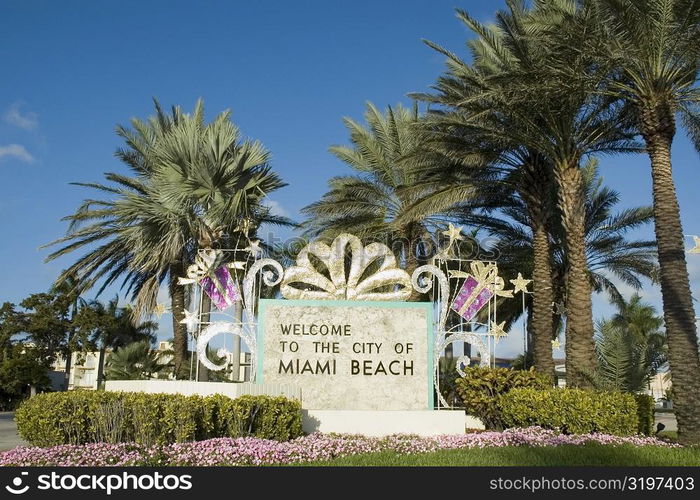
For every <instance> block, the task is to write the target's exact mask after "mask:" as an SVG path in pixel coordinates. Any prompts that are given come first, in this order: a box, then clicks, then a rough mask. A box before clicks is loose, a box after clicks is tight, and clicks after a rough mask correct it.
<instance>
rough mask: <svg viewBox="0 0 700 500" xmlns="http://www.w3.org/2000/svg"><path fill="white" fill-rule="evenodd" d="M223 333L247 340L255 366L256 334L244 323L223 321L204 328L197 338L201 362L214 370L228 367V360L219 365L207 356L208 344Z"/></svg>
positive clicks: (252, 362)
mask: <svg viewBox="0 0 700 500" xmlns="http://www.w3.org/2000/svg"><path fill="white" fill-rule="evenodd" d="M222 333H230V334H233V335H236V336H238V337H241V338H242V339H243V342H245V344H246V345H247V346H248V349H250V358H251V365H252V366H253V367H254V366H255V336H251V335H250V334H249V332H248V331H247V329H246V328H243V325H242V324H240V323H239V324H236V323H229V322H223V321H221V322H216V323H212V324H210V325H209V326H207V327H206V328H205V329H204V330H202V333H200V335H199V337H198V338H197V358H198V359H199V362H200V363H202V364H203V365H204V366H206V367H207V368H209V369H210V370H212V371H220V370H223V369H225V368H226V362H224V364H222V365H217V364H216V363H214V362H212V361H211V360H210V359H209V358H208V357H207V346H208V345H209V342H210V341H211V340H212V339H213V338H214V337H216V336H217V335H221V334H222ZM251 372H252V370H251Z"/></svg>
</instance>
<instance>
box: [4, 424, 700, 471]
mask: <svg viewBox="0 0 700 500" xmlns="http://www.w3.org/2000/svg"><path fill="white" fill-rule="evenodd" d="M572 447H582V448H584V449H589V450H590V449H593V450H594V449H599V450H606V449H608V448H611V447H622V448H623V449H642V450H654V451H653V452H654V453H657V454H658V453H661V454H662V455H663V454H664V453H666V454H669V456H671V455H672V454H673V453H674V452H675V453H676V454H678V453H681V454H682V453H685V452H688V453H689V455H688V457H687V458H683V456H681V455H679V456H681V458H680V460H691V461H692V460H693V457H695V460H696V462H695V463H696V464H700V450H698V449H695V451H693V449H683V448H681V447H680V446H679V445H677V444H673V443H669V442H666V441H662V440H659V439H656V438H653V437H641V436H631V437H619V436H610V435H605V434H587V435H562V434H558V433H556V432H554V431H550V430H545V429H541V428H539V427H529V428H527V429H509V430H506V431H504V432H480V433H473V434H464V435H451V436H437V437H418V436H410V435H394V436H388V437H383V438H371V437H364V436H350V435H333V434H311V435H309V436H304V437H301V438H298V439H294V440H292V441H287V442H278V441H271V440H266V439H259V438H253V437H244V438H217V439H209V440H206V441H198V442H188V443H175V444H170V445H160V446H143V445H138V444H132V443H119V444H107V443H93V444H86V445H80V446H74V445H61V446H54V447H51V448H37V447H20V448H15V449H14V450H11V451H7V452H4V453H0V465H4V466H8V465H16V466H32V465H49V466H105V465H149V466H165V465H193V466H210V465H293V464H311V463H313V464H325V463H333V461H335V462H337V463H338V464H340V465H354V464H355V463H354V462H356V463H357V464H358V465H374V464H376V465H382V464H384V463H385V462H387V461H389V462H392V461H393V463H387V465H402V464H404V463H403V462H404V461H405V462H407V463H406V465H408V464H410V463H411V462H414V464H415V465H426V464H425V463H423V462H424V459H421V458H420V457H424V456H426V454H438V455H435V457H441V458H439V460H438V458H436V460H438V461H443V460H451V459H455V457H457V458H458V457H460V456H465V457H472V458H474V459H478V457H479V456H484V457H485V455H484V452H489V451H493V450H498V449H503V450H505V449H508V450H512V449H519V450H521V451H522V452H524V453H521V455H523V456H533V457H534V456H538V455H542V453H543V452H544V451H545V450H549V449H557V448H562V449H564V448H566V449H570V448H572ZM596 447H597V448H596ZM528 450H529V451H531V452H532V453H528ZM472 451H473V452H474V453H472ZM445 453H447V455H444V454H445ZM450 453H452V455H450ZM440 454H443V455H440ZM372 457H375V459H376V460H375V462H376V463H372V462H371V460H372ZM450 457H452V458H450ZM368 460H369V462H368ZM484 460H486V458H484ZM457 461H459V459H458V460H457ZM498 464H499V462H497V461H496V462H495V463H492V464H491V465H498ZM521 464H522V465H525V464H524V463H522V462H521ZM427 465H430V464H429V463H428V464H427ZM474 465H476V464H474ZM503 465H512V464H510V463H504V464H503ZM620 465H623V464H620ZM687 465H691V464H690V463H688V464H687Z"/></svg>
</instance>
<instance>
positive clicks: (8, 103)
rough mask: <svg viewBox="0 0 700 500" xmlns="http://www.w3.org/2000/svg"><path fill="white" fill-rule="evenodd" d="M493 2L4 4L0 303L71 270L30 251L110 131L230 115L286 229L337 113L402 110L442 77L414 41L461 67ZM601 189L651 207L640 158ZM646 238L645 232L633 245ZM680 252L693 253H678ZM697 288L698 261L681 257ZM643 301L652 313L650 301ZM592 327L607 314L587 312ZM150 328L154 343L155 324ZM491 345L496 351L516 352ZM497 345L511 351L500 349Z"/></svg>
mask: <svg viewBox="0 0 700 500" xmlns="http://www.w3.org/2000/svg"><path fill="white" fill-rule="evenodd" d="M501 6H502V4H500V3H495V2H469V1H464V2H461V3H456V2H455V1H454V0H450V1H442V0H431V1H427V0H426V1H422V0H412V1H401V2H398V1H396V2H392V1H386V0H385V1H357V0H356V1H354V2H342V3H341V2H328V1H326V2H323V1H301V0H300V1H296V2H283V1H277V2H271V1H256V2H250V1H249V2H243V1H238V2H234V1H229V2H223V1H221V2H215V1H203V2H184V1H168V2H165V1H149V2H143V1H140V2H137V1H120V2H88V1H74V2H69V3H68V2H52V1H43V2H39V1H31V0H25V1H12V0H10V1H5V2H3V3H2V5H1V6H0V61H2V68H3V71H2V78H0V185H1V186H2V193H3V196H2V197H0V230H1V233H0V234H2V243H1V244H0V259H1V261H2V263H3V272H2V279H0V301H5V300H9V301H19V300H21V299H22V298H23V297H25V296H26V295H28V294H29V293H32V292H37V291H43V290H45V289H46V288H47V287H48V286H49V285H50V283H51V282H52V280H53V279H54V278H55V276H56V275H57V273H58V272H59V271H60V270H61V269H62V268H63V267H65V266H66V265H68V264H69V263H70V260H69V259H63V260H59V261H56V262H52V263H49V264H45V263H43V259H44V257H45V256H46V255H47V253H48V252H47V251H46V250H39V246H40V245H42V244H44V243H47V242H48V241H50V240H52V239H54V238H57V237H59V236H61V235H62V234H63V233H64V232H65V229H66V225H65V223H63V222H60V220H59V219H60V218H61V217H62V216H64V215H67V214H69V213H71V212H72V211H73V210H74V209H75V207H76V206H77V205H78V203H79V202H80V201H81V200H82V199H83V197H84V196H86V195H88V194H89V193H88V191H86V190H83V189H81V188H78V187H74V186H69V185H68V183H69V182H73V181H82V182H90V181H99V180H100V179H101V177H102V173H103V172H107V171H115V170H116V171H119V170H122V167H121V165H120V164H119V162H118V161H117V160H116V159H115V158H114V156H113V152H114V150H115V149H116V148H117V147H118V146H120V142H119V140H118V138H117V136H116V135H115V133H114V128H115V126H116V125H117V124H126V123H127V122H128V120H129V119H130V118H131V117H133V116H138V117H146V116H148V115H150V114H151V112H152V103H151V98H152V97H157V98H158V99H159V100H160V102H161V103H162V104H163V105H165V106H169V105H171V104H179V105H181V106H183V107H184V108H185V109H191V108H192V106H193V104H194V102H195V101H196V99H197V98H199V97H202V98H204V100H205V105H206V109H207V111H208V113H207V115H208V116H209V117H212V116H214V115H215V114H216V113H218V112H220V111H222V110H224V109H228V108H230V109H231V110H232V111H233V119H234V121H235V123H236V124H237V125H238V126H240V127H241V129H242V131H243V133H244V134H246V135H247V136H249V137H252V138H256V139H259V140H261V141H262V142H263V143H264V144H265V145H266V146H267V147H268V148H269V149H270V150H271V151H272V153H273V167H274V168H275V169H276V170H277V171H278V172H279V173H280V174H281V175H282V177H283V178H284V179H285V180H286V181H287V182H288V183H289V184H290V185H289V187H287V188H285V189H283V190H282V191H279V192H278V193H275V194H274V196H273V198H272V200H273V202H274V203H275V204H276V205H278V206H279V207H280V209H281V210H282V211H283V212H284V213H286V214H288V215H290V216H291V217H297V216H298V210H299V209H300V208H301V207H303V206H304V205H306V204H308V203H310V202H312V201H314V200H316V199H317V198H318V197H319V196H320V195H321V194H323V192H324V191H325V188H326V180H327V179H328V178H329V177H331V176H334V175H338V174H342V173H346V172H347V171H348V169H347V168H346V167H344V166H343V165H342V164H341V163H340V162H339V161H337V160H336V159H334V158H333V157H332V156H331V155H330V154H329V153H328V152H327V150H328V147H329V146H330V145H332V144H338V143H345V142H347V134H346V132H345V129H344V127H343V124H342V121H341V119H342V117H343V116H351V117H354V118H361V116H362V112H363V108H364V103H365V102H366V101H368V100H369V101H372V102H374V103H375V104H376V105H378V106H381V107H384V106H386V105H393V104H396V103H397V102H404V103H407V102H408V100H407V99H406V97H405V96H406V94H407V93H408V92H412V91H422V90H426V89H427V87H428V86H429V85H430V84H431V83H432V82H433V81H434V80H435V79H436V77H437V76H438V75H439V73H440V72H441V71H442V69H443V60H442V57H441V56H439V55H438V54H436V53H435V52H433V51H432V50H431V49H429V48H428V47H426V46H425V45H424V44H423V43H422V42H421V38H427V39H430V40H433V41H435V42H437V43H439V44H441V45H443V46H445V47H447V48H450V49H451V50H453V51H457V52H458V53H461V54H464V53H465V49H464V42H465V40H466V37H467V36H468V33H467V31H466V29H465V28H464V27H463V26H462V25H461V24H460V23H459V21H458V20H457V19H456V18H455V16H454V8H455V7H460V8H463V9H466V10H468V11H469V12H470V13H471V14H472V15H474V16H475V17H477V18H479V19H481V20H484V21H487V20H488V19H489V17H490V16H491V15H492V14H493V11H494V9H495V8H499V7H501ZM673 156H674V158H673V160H674V170H675V171H674V176H675V179H676V183H677V186H678V196H679V200H680V204H681V210H682V216H683V222H684V229H685V232H686V233H689V234H698V233H700V224H698V222H696V221H697V216H696V215H695V213H694V212H695V207H696V206H697V191H698V185H699V182H698V181H699V180H700V174H699V173H698V156H697V154H696V153H695V151H694V150H693V148H692V147H691V146H690V144H689V143H688V142H687V141H686V140H685V139H684V138H683V137H682V135H681V134H679V135H678V139H677V141H676V143H675V145H674V150H673ZM601 168H602V173H603V175H604V177H605V179H606V183H607V184H608V185H610V186H611V187H613V188H615V189H617V190H619V191H620V192H621V193H622V203H621V204H620V207H621V208H622V207H629V206H638V205H642V204H650V203H651V190H650V189H651V180H650V175H649V165H648V160H647V158H646V157H645V156H642V155H640V156H633V157H632V156H630V157H624V158H619V157H618V158H605V159H603V160H602V162H601ZM637 234H638V235H640V236H643V237H651V236H652V235H653V230H652V227H649V228H646V229H643V230H641V231H639V232H638V233H637ZM688 246H689V247H690V246H691V240H688ZM688 257H689V259H688V260H689V268H690V272H691V278H692V280H693V289H694V290H698V289H700V255H689V256H688ZM644 294H645V296H647V297H648V299H649V300H650V301H652V302H653V303H655V304H656V305H657V306H659V308H660V293H659V292H658V290H656V289H653V288H651V287H646V288H645V290H644ZM595 311H596V316H597V317H599V316H601V315H602V314H607V312H608V311H609V308H608V307H607V306H606V304H605V301H604V300H600V299H596V301H595ZM167 323H168V321H167V320H166V318H165V317H164V318H163V319H162V324H163V327H164V332H163V335H166V333H167V330H169V327H168V326H167ZM510 344H511V343H510V342H509V343H506V344H504V347H503V348H502V350H501V351H500V352H499V354H509V353H510V352H511V351H512V350H513V349H517V346H519V345H520V344H519V342H518V341H515V340H514V342H513V343H512V346H510ZM509 346H510V347H509Z"/></svg>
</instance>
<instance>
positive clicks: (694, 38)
mask: <svg viewBox="0 0 700 500" xmlns="http://www.w3.org/2000/svg"><path fill="white" fill-rule="evenodd" d="M591 4H592V5H593V7H594V9H595V12H596V14H597V15H596V17H595V18H594V23H592V24H591V27H594V28H595V29H596V34H597V35H598V40H602V41H603V43H604V50H599V49H600V45H601V44H600V43H598V44H597V45H596V46H595V47H594V50H595V52H596V53H597V55H598V56H599V57H600V60H601V61H603V62H604V63H605V64H606V65H608V66H609V67H611V68H612V70H613V71H612V73H613V82H612V83H611V84H610V85H609V87H608V88H607V89H606V90H607V92H608V93H609V94H610V95H612V96H613V97H614V98H619V99H621V100H622V101H623V102H624V103H625V104H626V105H627V106H628V108H629V111H630V114H631V116H632V119H633V121H634V123H635V125H636V127H637V130H638V132H639V134H640V135H641V136H642V138H643V139H644V142H645V144H646V151H647V154H648V155H649V159H650V161H651V174H652V175H651V177H652V189H653V199H654V220H655V231H656V240H657V243H658V248H659V267H660V283H661V293H662V297H663V309H664V321H665V323H666V332H667V335H668V345H669V362H670V366H671V376H672V378H673V382H674V388H675V391H676V397H675V399H674V409H675V413H676V416H677V419H678V428H679V437H680V438H681V439H682V440H686V441H687V442H695V443H697V442H700V398H699V397H698V394H700V359H699V358H698V338H697V330H696V324H695V311H694V307H693V302H692V298H691V292H690V282H689V278H688V268H687V264H686V261H685V254H684V243H683V230H682V227H681V220H680V210H679V206H678V199H677V196H676V189H675V185H674V182H673V176H672V171H671V143H672V142H673V138H674V136H675V133H676V127H677V125H676V121H677V116H678V115H679V116H680V118H681V119H682V123H683V124H684V125H685V126H686V129H687V131H688V132H689V134H690V137H691V139H693V140H694V142H695V144H696V147H698V148H699V149H700V112H699V111H698V108H699V105H700V89H699V88H698V86H697V79H698V71H699V70H700V65H698V58H699V56H700V44H698V38H699V37H700V4H698V2H697V1H692V0H639V1H634V2H632V1H619V0H596V1H594V2H591Z"/></svg>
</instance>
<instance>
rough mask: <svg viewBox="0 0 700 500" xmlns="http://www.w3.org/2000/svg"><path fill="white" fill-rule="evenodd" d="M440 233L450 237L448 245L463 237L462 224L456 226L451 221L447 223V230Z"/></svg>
mask: <svg viewBox="0 0 700 500" xmlns="http://www.w3.org/2000/svg"><path fill="white" fill-rule="evenodd" d="M442 234H444V235H445V236H447V237H448V238H449V239H450V245H451V244H452V242H453V241H455V240H461V239H464V238H463V237H462V226H459V227H456V226H454V225H453V224H452V223H451V222H450V223H449V224H448V225H447V230H446V231H443V232H442Z"/></svg>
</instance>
